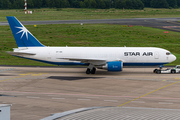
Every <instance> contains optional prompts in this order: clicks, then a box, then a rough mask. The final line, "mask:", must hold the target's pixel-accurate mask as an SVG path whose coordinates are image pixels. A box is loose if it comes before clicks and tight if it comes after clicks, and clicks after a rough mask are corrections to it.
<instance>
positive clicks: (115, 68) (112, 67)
mask: <svg viewBox="0 0 180 120" xmlns="http://www.w3.org/2000/svg"><path fill="white" fill-rule="evenodd" d="M97 68H99V69H105V70H107V71H112V72H119V71H122V68H123V63H122V62H121V61H113V62H107V63H106V65H104V66H98V67H97Z"/></svg>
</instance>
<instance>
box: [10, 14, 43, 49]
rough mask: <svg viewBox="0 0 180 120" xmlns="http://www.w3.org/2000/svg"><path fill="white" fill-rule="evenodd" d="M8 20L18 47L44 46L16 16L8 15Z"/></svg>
mask: <svg viewBox="0 0 180 120" xmlns="http://www.w3.org/2000/svg"><path fill="white" fill-rule="evenodd" d="M7 20H8V22H9V25H10V27H11V31H12V33H13V35H14V38H15V40H16V43H17V46H18V47H44V45H43V44H41V43H40V42H39V41H38V40H37V39H36V38H35V37H34V36H33V35H32V34H31V33H30V32H29V31H28V30H27V29H26V28H25V27H24V26H23V25H22V24H21V22H19V21H18V19H17V18H16V17H13V16H7Z"/></svg>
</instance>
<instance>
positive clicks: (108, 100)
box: [104, 100, 118, 102]
mask: <svg viewBox="0 0 180 120" xmlns="http://www.w3.org/2000/svg"><path fill="white" fill-rule="evenodd" d="M104 101H105V102H118V100H104Z"/></svg>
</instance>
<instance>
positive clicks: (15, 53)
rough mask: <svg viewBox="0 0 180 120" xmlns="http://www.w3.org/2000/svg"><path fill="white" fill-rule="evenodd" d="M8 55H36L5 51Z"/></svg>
mask: <svg viewBox="0 0 180 120" xmlns="http://www.w3.org/2000/svg"><path fill="white" fill-rule="evenodd" d="M7 53H8V54H11V55H17V56H19V55H36V53H28V52H11V51H7Z"/></svg>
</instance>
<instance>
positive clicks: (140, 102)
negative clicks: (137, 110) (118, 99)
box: [132, 101, 145, 103]
mask: <svg viewBox="0 0 180 120" xmlns="http://www.w3.org/2000/svg"><path fill="white" fill-rule="evenodd" d="M132 102H135V103H145V102H144V101H132Z"/></svg>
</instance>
